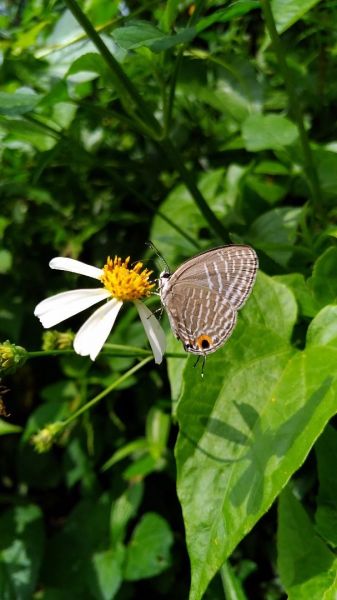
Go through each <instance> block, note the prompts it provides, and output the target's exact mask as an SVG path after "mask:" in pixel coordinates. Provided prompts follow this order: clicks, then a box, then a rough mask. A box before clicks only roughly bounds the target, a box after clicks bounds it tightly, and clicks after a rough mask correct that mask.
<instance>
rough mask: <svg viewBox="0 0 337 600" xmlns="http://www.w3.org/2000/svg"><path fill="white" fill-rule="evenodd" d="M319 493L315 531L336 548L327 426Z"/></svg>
mask: <svg viewBox="0 0 337 600" xmlns="http://www.w3.org/2000/svg"><path fill="white" fill-rule="evenodd" d="M336 312H337V311H335V315H334V316H335V319H336ZM315 450H316V457H317V469H318V480H319V492H318V497H317V508H316V514H315V521H316V530H317V532H318V533H319V535H320V536H321V537H322V538H323V539H325V540H326V541H327V542H328V543H329V544H330V545H332V546H334V547H337V479H336V476H335V470H336V456H337V432H336V430H335V429H334V428H333V427H330V426H327V427H326V428H325V431H324V433H323V434H322V435H321V437H320V438H319V440H317V443H316V446H315Z"/></svg>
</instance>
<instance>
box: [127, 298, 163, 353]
mask: <svg viewBox="0 0 337 600" xmlns="http://www.w3.org/2000/svg"><path fill="white" fill-rule="evenodd" d="M134 303H135V305H136V307H137V310H138V312H139V316H140V318H141V321H142V323H143V327H144V329H145V333H146V335H147V337H148V340H149V342H150V346H151V348H152V352H153V356H154V361H155V363H156V364H157V365H160V363H161V362H162V360H163V354H164V352H165V349H166V336H165V333H164V330H163V328H162V326H161V325H160V323H159V321H157V319H156V317H155V316H154V314H153V313H152V312H151V311H150V309H149V308H147V306H145V304H143V303H142V302H139V300H135V302H134Z"/></svg>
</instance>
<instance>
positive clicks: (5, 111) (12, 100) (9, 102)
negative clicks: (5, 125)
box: [0, 91, 41, 117]
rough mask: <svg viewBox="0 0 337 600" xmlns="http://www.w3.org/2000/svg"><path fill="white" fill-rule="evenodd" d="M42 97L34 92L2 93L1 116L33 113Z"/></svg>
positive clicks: (0, 93)
mask: <svg viewBox="0 0 337 600" xmlns="http://www.w3.org/2000/svg"><path fill="white" fill-rule="evenodd" d="M40 100H41V96H39V95H38V94H33V93H32V92H28V91H27V92H14V94H9V93H7V92H0V115H9V116H12V117H14V116H17V115H24V114H25V113H28V112H31V111H32V110H33V109H34V108H35V106H36V105H37V104H38V103H39V102H40Z"/></svg>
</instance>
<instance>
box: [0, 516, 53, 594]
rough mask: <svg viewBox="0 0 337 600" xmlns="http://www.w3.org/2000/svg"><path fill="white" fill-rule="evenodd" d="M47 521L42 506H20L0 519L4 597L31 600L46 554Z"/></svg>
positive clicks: (0, 589) (0, 588)
mask: <svg viewBox="0 0 337 600" xmlns="http://www.w3.org/2000/svg"><path fill="white" fill-rule="evenodd" d="M43 538H44V533H43V521H42V514H41V510H40V509H39V507H38V506H35V505H33V504H29V505H26V506H17V507H16V508H12V509H10V510H8V511H6V512H4V513H3V514H2V516H1V517H0V596H1V598H4V599H5V598H6V599H7V598H8V599H9V600H14V599H15V598H20V600H31V598H32V597H33V592H34V590H35V586H36V583H37V580H38V577H39V569H40V564H41V559H42V552H43V541H44V540H43Z"/></svg>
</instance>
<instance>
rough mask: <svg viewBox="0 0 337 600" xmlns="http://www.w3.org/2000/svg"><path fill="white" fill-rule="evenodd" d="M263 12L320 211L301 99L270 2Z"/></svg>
mask: <svg viewBox="0 0 337 600" xmlns="http://www.w3.org/2000/svg"><path fill="white" fill-rule="evenodd" d="M261 6H262V11H263V15H264V19H265V23H266V28H267V31H268V33H269V35H270V39H271V41H272V45H273V49H274V52H275V55H276V57H277V60H278V64H279V68H280V71H281V73H282V76H283V80H284V84H285V88H286V92H287V94H288V100H289V106H290V112H291V114H292V116H293V118H294V120H295V121H296V124H297V128H298V132H299V137H300V142H301V146H302V152H303V161H304V170H305V174H306V177H307V181H308V183H309V188H310V192H311V197H312V202H313V205H314V206H315V207H316V208H317V209H318V210H319V209H320V206H321V204H320V202H321V196H322V194H321V188H320V183H319V179H318V175H317V170H316V165H315V163H314V160H313V156H312V152H311V148H310V143H309V139H308V136H307V132H306V129H305V127H304V121H303V115H302V110H301V107H300V103H299V99H298V98H297V97H296V93H295V88H294V83H293V81H292V77H291V73H290V71H289V68H288V64H287V60H286V54H285V50H284V48H283V44H282V42H281V39H280V36H279V34H278V32H277V29H276V25H275V20H274V16H273V13H272V10H271V6H270V1H269V0H261Z"/></svg>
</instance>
